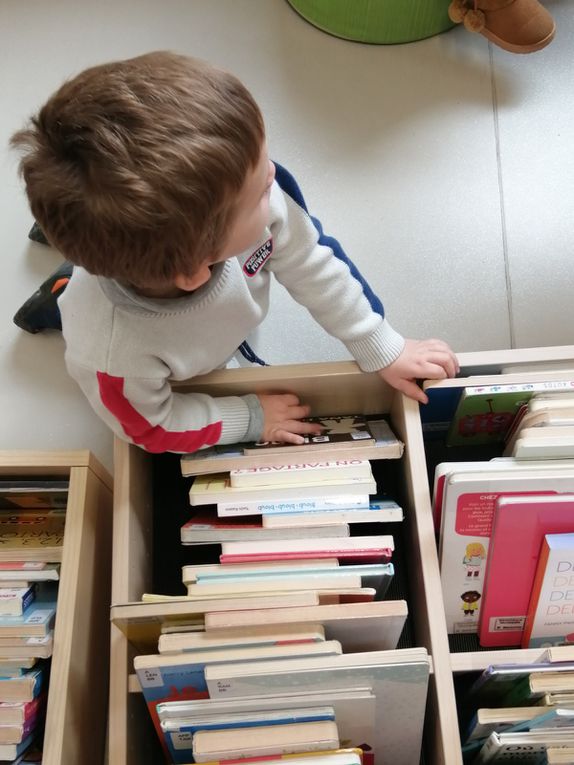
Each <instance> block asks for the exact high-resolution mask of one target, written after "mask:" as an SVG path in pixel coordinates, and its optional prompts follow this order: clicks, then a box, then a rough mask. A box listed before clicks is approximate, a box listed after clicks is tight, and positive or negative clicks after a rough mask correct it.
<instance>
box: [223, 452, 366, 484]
mask: <svg viewBox="0 0 574 765" xmlns="http://www.w3.org/2000/svg"><path fill="white" fill-rule="evenodd" d="M372 476H373V472H372V470H371V464H370V462H369V461H368V460H359V459H357V460H316V461H314V462H291V463H286V464H284V465H269V466H261V467H253V468H239V469H237V470H231V471H230V472H229V479H230V483H231V486H233V487H234V488H238V487H242V486H291V485H293V484H296V485H298V486H303V485H305V484H307V483H311V484H314V483H316V482H317V481H320V480H322V479H325V478H326V479H330V478H372Z"/></svg>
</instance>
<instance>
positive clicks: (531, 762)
mask: <svg viewBox="0 0 574 765" xmlns="http://www.w3.org/2000/svg"><path fill="white" fill-rule="evenodd" d="M552 746H554V747H556V746H558V747H560V746H574V736H573V734H572V732H571V731H569V730H549V731H525V732H523V733H491V735H490V736H489V737H488V738H487V739H486V742H485V743H484V746H483V747H482V749H481V750H480V752H479V753H478V756H477V758H476V759H475V760H473V765H489V764H490V763H498V762H520V763H527V765H545V763H546V750H547V749H548V748H549V747H552Z"/></svg>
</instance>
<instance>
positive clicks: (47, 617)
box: [0, 600, 56, 637]
mask: <svg viewBox="0 0 574 765" xmlns="http://www.w3.org/2000/svg"><path fill="white" fill-rule="evenodd" d="M55 618H56V603H55V602H54V601H51V602H50V601H42V600H35V601H34V602H33V603H31V604H30V605H29V606H28V608H26V610H25V611H24V613H23V614H22V616H0V637H45V636H46V635H47V634H48V632H49V631H50V630H51V629H52V627H53V626H54V620H55Z"/></svg>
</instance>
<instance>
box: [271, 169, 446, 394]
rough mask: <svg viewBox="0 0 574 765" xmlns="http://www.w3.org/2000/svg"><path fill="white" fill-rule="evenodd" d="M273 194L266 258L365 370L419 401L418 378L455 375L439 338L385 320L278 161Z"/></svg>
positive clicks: (351, 266)
mask: <svg viewBox="0 0 574 765" xmlns="http://www.w3.org/2000/svg"><path fill="white" fill-rule="evenodd" d="M276 180H277V184H274V187H273V189H272V193H271V224H270V229H271V232H272V234H273V242H274V251H273V254H272V256H271V257H270V258H269V260H268V263H267V264H266V265H267V267H268V268H269V270H270V271H272V272H273V273H274V274H275V276H276V278H277V279H278V281H280V282H281V283H282V284H283V285H284V286H285V287H286V288H287V289H288V291H289V292H290V294H291V295H292V296H293V297H294V299H295V300H297V302H299V303H301V304H302V305H304V306H305V307H306V308H308V310H309V311H310V313H311V314H312V316H313V317H314V318H315V320H316V321H317V322H318V323H319V324H321V326H322V327H323V328H324V329H325V330H326V331H327V332H329V334H331V335H333V336H334V337H337V338H338V339H339V340H341V341H342V342H343V343H344V344H345V345H346V347H347V349H348V350H349V352H350V353H351V355H352V356H353V357H354V358H355V359H356V361H357V363H358V364H359V366H360V367H361V369H363V370H364V371H366V372H375V371H378V372H380V374H381V376H382V377H383V379H385V380H386V381H387V382H388V383H389V384H390V385H392V386H393V387H396V388H398V389H399V390H401V391H403V392H404V393H406V394H407V395H409V396H411V397H412V398H415V399H417V400H419V401H425V400H426V396H425V394H424V393H422V391H420V389H419V388H418V386H417V385H416V383H415V382H414V380H415V379H417V378H442V377H446V376H452V375H454V374H456V371H457V369H458V363H457V361H456V357H455V355H454V353H453V352H452V351H451V350H450V348H449V347H448V345H447V344H446V343H444V342H442V341H435V340H426V341H416V340H407V341H405V339H404V338H403V337H401V336H400V335H399V334H398V333H397V332H395V330H394V329H393V328H392V327H391V326H390V324H389V322H388V320H387V319H386V317H385V312H384V308H383V305H382V303H381V301H380V300H379V299H378V298H377V296H376V295H375V294H374V293H373V291H372V290H371V288H370V287H369V285H368V284H367V282H366V281H365V279H364V278H363V277H362V276H361V274H360V273H359V271H358V269H357V268H356V266H355V265H354V264H353V263H352V262H351V260H350V259H349V258H348V257H347V255H346V254H345V253H344V251H343V250H342V248H341V246H340V244H339V243H338V242H337V241H336V240H335V239H333V238H332V237H328V236H326V235H325V234H324V233H323V229H322V227H321V224H320V223H319V221H317V220H316V219H314V218H311V217H310V216H309V214H308V212H307V210H306V207H305V202H304V200H303V197H302V195H301V192H300V190H299V188H298V186H297V185H296V183H295V181H294V179H293V178H292V177H291V176H290V175H289V173H287V172H286V171H285V170H284V169H283V168H281V167H280V166H277V175H276Z"/></svg>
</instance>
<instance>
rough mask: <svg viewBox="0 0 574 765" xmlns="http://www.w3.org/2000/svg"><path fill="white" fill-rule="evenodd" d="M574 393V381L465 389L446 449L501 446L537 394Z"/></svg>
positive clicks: (449, 432) (479, 386) (454, 417)
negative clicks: (486, 445) (541, 392)
mask: <svg viewBox="0 0 574 765" xmlns="http://www.w3.org/2000/svg"><path fill="white" fill-rule="evenodd" d="M556 386H558V387H560V388H563V389H564V390H573V389H574V381H563V382H560V383H556V382H538V383H536V382H533V383H523V384H519V383H509V384H506V383H503V384H495V385H476V386H468V387H465V388H464V389H463V391H462V395H461V397H460V399H459V402H458V405H457V408H456V411H455V413H454V416H453V419H452V423H451V425H450V428H449V431H448V434H447V439H446V442H447V445H448V446H465V445H469V444H471V445H473V446H478V445H484V444H493V443H503V442H504V439H505V437H506V434H507V432H508V430H509V429H510V427H511V426H512V422H513V420H514V418H515V416H516V414H517V412H518V411H519V409H520V408H521V407H522V406H524V405H525V404H526V403H527V402H528V400H529V399H530V398H531V397H532V396H533V395H534V394H535V393H537V392H539V391H545V390H555V389H556Z"/></svg>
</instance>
